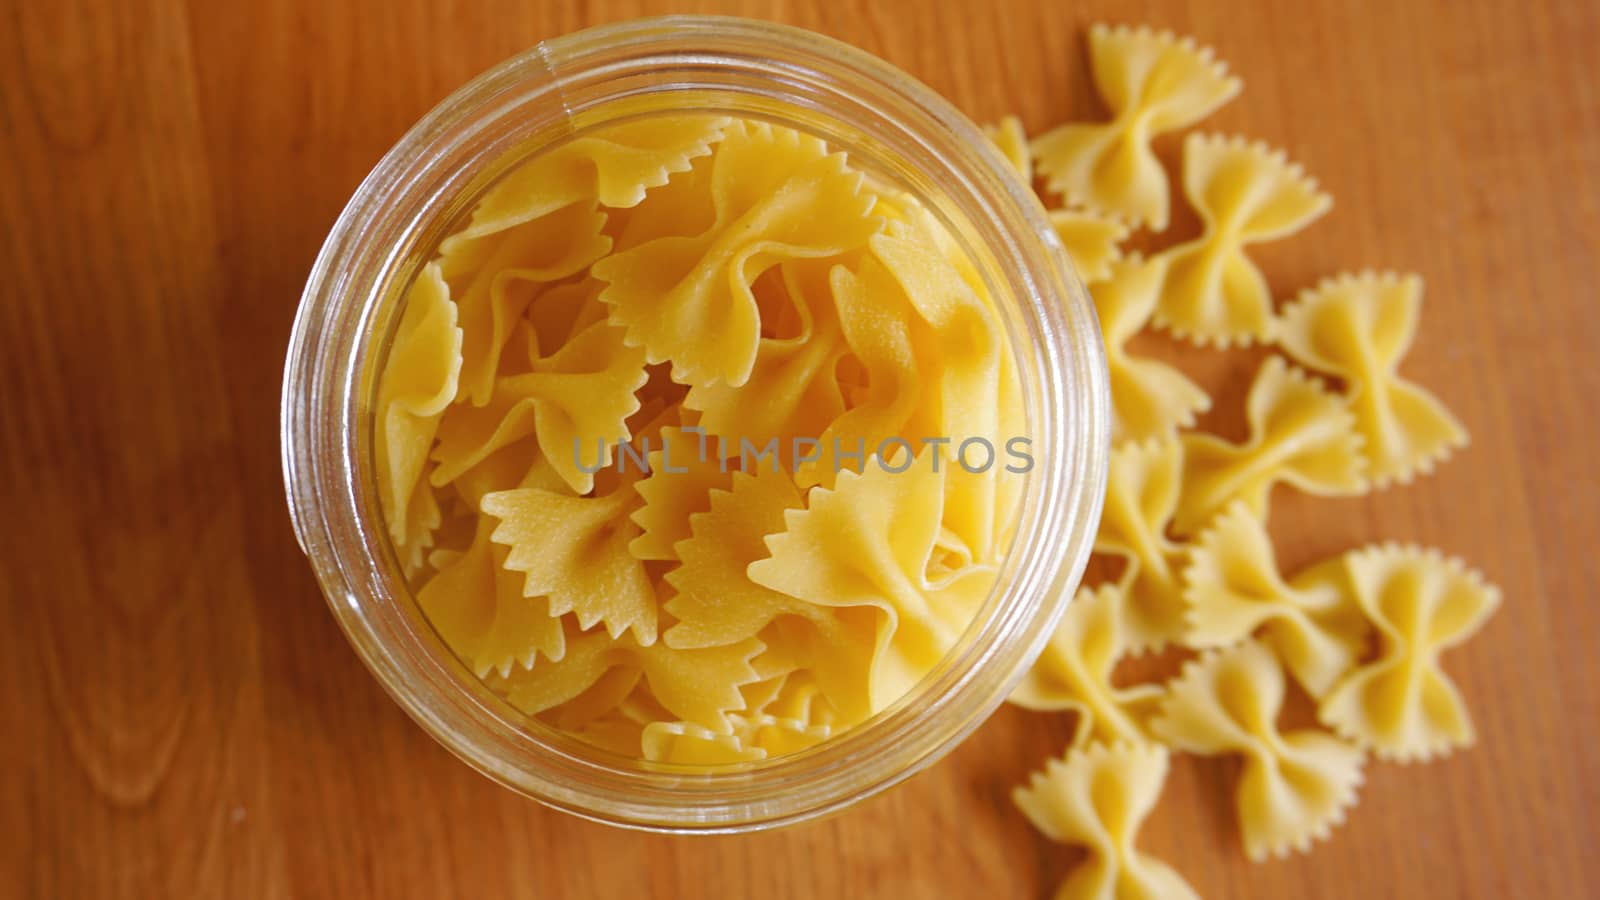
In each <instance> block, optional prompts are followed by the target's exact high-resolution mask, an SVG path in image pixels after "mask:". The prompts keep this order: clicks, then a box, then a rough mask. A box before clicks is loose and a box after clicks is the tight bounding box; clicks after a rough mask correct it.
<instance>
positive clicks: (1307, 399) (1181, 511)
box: [1173, 356, 1366, 534]
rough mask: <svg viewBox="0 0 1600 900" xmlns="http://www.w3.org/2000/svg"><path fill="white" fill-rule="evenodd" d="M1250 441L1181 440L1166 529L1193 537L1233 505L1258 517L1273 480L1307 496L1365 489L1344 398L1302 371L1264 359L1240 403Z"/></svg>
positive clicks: (1203, 436)
mask: <svg viewBox="0 0 1600 900" xmlns="http://www.w3.org/2000/svg"><path fill="white" fill-rule="evenodd" d="M1245 418H1246V421H1247V422H1248V423H1249V425H1250V437H1249V438H1247V439H1246V440H1245V442H1244V443H1242V444H1230V443H1228V442H1227V441H1224V440H1222V439H1221V438H1218V437H1216V436H1214V435H1209V434H1186V435H1184V436H1183V448H1184V467H1183V495H1182V497H1181V498H1180V499H1179V501H1178V510H1177V515H1176V516H1174V517H1173V527H1174V529H1175V530H1176V531H1177V532H1178V533H1179V534H1193V533H1194V532H1196V531H1198V530H1199V529H1201V528H1203V527H1204V526H1205V524H1206V522H1207V521H1209V520H1210V519H1211V517H1212V516H1214V515H1216V514H1217V513H1218V512H1220V511H1222V509H1223V508H1224V507H1226V506H1227V505H1228V504H1229V503H1230V502H1232V501H1233V500H1234V499H1236V498H1237V499H1240V500H1243V501H1244V503H1245V505H1246V506H1247V507H1248V508H1249V510H1250V512H1251V514H1252V515H1255V516H1257V517H1259V518H1265V517H1266V514H1267V500H1268V497H1269V496H1270V494H1271V492H1272V486H1273V485H1274V484H1276V483H1278V482H1280V481H1282V482H1286V483H1288V484H1292V485H1294V486H1295V487H1297V488H1299V489H1300V490H1302V491H1305V492H1306V493H1308V494H1316V495H1319V496H1340V495H1343V496H1348V495H1351V494H1357V493H1360V492H1361V491H1362V490H1364V489H1365V487H1366V477H1365V476H1366V458H1365V457H1363V456H1362V455H1361V435H1360V433H1358V432H1357V431H1356V423H1355V416H1354V415H1353V414H1352V413H1351V412H1350V408H1349V407H1348V406H1347V405H1346V404H1345V402H1344V399H1343V398H1341V397H1339V396H1338V395H1336V394H1333V393H1330V392H1329V391H1328V390H1327V389H1325V388H1323V387H1322V386H1321V385H1319V384H1318V383H1317V382H1316V381H1314V380H1313V379H1312V378H1311V377H1310V376H1308V375H1307V374H1306V373H1305V372H1303V371H1301V370H1300V369H1297V368H1295V367H1293V366H1291V365H1289V364H1288V363H1286V362H1284V361H1283V358H1282V357H1278V356H1273V357H1269V358H1268V359H1267V360H1266V361H1265V362H1263V363H1262V364H1261V368H1260V369H1258V370H1257V371H1256V377H1255V381H1254V382H1252V383H1251V385H1250V393H1249V395H1248V396H1247V397H1246V398H1245Z"/></svg>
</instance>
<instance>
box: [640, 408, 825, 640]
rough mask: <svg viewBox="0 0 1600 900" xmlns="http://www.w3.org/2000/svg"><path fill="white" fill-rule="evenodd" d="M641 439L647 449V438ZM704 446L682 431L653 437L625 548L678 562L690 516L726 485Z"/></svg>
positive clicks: (670, 430)
mask: <svg viewBox="0 0 1600 900" xmlns="http://www.w3.org/2000/svg"><path fill="white" fill-rule="evenodd" d="M643 440H645V441H646V442H647V443H646V446H649V445H650V444H649V443H648V441H649V438H648V436H647V437H645V438H643ZM703 442H704V437H703V436H702V435H701V434H697V433H694V432H689V431H684V430H683V429H682V428H674V427H668V428H662V429H661V430H660V431H659V432H658V434H657V435H656V439H655V441H654V445H655V446H656V447H657V448H658V449H655V450H652V451H650V452H649V454H648V456H647V457H646V459H647V460H648V465H649V467H650V472H649V474H648V475H645V476H644V477H643V478H641V479H640V480H639V481H638V482H637V483H636V484H634V490H636V491H638V493H639V498H640V500H641V501H642V502H641V503H640V506H639V508H638V509H636V510H634V512H633V514H632V516H631V518H632V519H633V523H634V524H635V525H638V526H639V530H640V534H639V536H638V537H636V538H634V539H633V541H632V543H630V544H629V545H628V550H629V552H631V553H632V554H633V555H634V556H636V557H638V558H639V559H650V560H674V559H679V558H680V557H679V555H678V551H677V549H676V547H677V544H678V543H679V542H680V541H686V540H689V538H690V536H691V530H690V516H692V515H693V514H695V513H700V512H705V511H706V510H708V509H710V508H711V506H712V491H720V490H722V489H724V488H726V487H727V486H728V482H729V478H730V475H729V473H728V472H726V471H724V466H723V465H722V464H721V463H722V460H721V458H714V457H712V456H711V455H710V454H709V453H705V452H703V448H704V443H703ZM798 499H799V498H798V497H796V502H798ZM779 524H780V525H781V524H782V523H781V520H780V523H779ZM751 634H754V632H751ZM744 636H745V637H748V636H749V635H744Z"/></svg>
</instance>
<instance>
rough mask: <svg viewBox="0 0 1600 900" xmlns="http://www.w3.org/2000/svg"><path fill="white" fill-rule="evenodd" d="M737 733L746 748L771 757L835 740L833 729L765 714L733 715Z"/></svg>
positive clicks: (731, 716)
mask: <svg viewBox="0 0 1600 900" xmlns="http://www.w3.org/2000/svg"><path fill="white" fill-rule="evenodd" d="M728 718H729V719H730V720H732V722H733V732H734V734H737V735H739V738H740V740H741V741H743V743H744V745H745V746H746V747H754V748H756V749H759V750H762V751H763V752H764V753H765V754H766V755H767V756H783V755H785V754H788V753H797V752H799V751H801V750H804V749H806V748H807V747H815V746H816V745H818V744H820V743H822V742H823V741H825V740H827V739H828V738H830V737H832V736H833V727H832V726H830V725H813V724H811V723H809V722H806V721H804V720H802V719H786V718H781V717H779V716H774V715H769V714H765V713H761V714H756V715H750V716H746V715H743V714H740V713H730V714H729V716H728Z"/></svg>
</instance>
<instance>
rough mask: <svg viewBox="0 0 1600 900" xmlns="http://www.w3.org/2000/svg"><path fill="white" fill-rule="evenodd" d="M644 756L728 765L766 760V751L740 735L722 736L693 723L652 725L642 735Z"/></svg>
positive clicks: (681, 762) (654, 759)
mask: <svg viewBox="0 0 1600 900" xmlns="http://www.w3.org/2000/svg"><path fill="white" fill-rule="evenodd" d="M640 745H641V755H642V756H643V757H644V758H645V759H648V760H650V761H651V762H660V763H673V764H676V765H683V766H726V765H733V764H737V763H742V762H754V761H756V760H761V759H766V758H767V751H766V750H764V749H762V748H760V747H752V746H748V745H746V744H745V742H744V740H743V738H742V737H741V736H740V735H737V734H720V733H718V732H715V731H712V730H711V729H709V728H706V727H704V726H701V725H696V724H694V723H693V722H652V723H650V724H649V725H646V726H645V727H644V731H643V732H642V733H641V735H640Z"/></svg>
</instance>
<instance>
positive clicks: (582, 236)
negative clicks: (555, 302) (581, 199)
mask: <svg viewBox="0 0 1600 900" xmlns="http://www.w3.org/2000/svg"><path fill="white" fill-rule="evenodd" d="M605 221H606V216H605V213H603V212H601V211H600V210H599V209H597V208H596V207H595V206H594V204H593V203H592V202H591V203H575V204H572V205H571V206H566V207H563V208H561V209H558V210H556V211H554V212H551V213H549V214H547V215H544V216H541V217H539V218H537V219H532V220H530V221H527V222H524V223H522V224H520V225H517V226H516V227H514V228H512V229H510V230H507V231H504V232H500V233H497V234H495V235H493V236H492V237H489V238H484V239H483V240H482V241H481V243H483V244H485V245H487V247H486V249H484V250H483V251H482V252H483V254H484V259H483V260H482V262H481V263H479V264H478V265H476V266H473V267H472V268H471V269H470V271H471V272H472V273H473V274H472V276H471V277H470V278H469V277H466V276H462V277H460V278H459V279H458V280H459V281H461V282H463V285H462V288H461V293H460V297H461V299H460V306H461V331H462V343H461V355H462V364H461V389H460V395H461V398H462V399H463V400H466V401H468V402H471V403H472V404H473V405H474V406H482V405H484V404H485V403H488V402H489V398H490V395H491V394H492V393H493V391H494V386H495V385H494V378H495V373H496V372H497V371H498V370H499V368H500V354H501V351H502V350H503V349H504V348H505V345H506V342H507V341H508V340H510V338H511V331H512V328H513V327H514V325H515V323H516V322H517V321H518V320H519V319H520V318H521V317H522V315H523V313H524V312H525V311H526V310H527V309H528V307H529V306H530V305H531V304H532V303H534V300H535V297H536V296H538V294H539V292H540V290H541V289H543V288H545V287H547V286H549V285H551V284H553V283H555V282H558V281H561V280H562V279H565V278H569V277H571V276H573V275H576V274H578V273H580V272H582V271H584V270H585V269H587V268H588V267H589V265H590V264H591V263H593V262H594V261H595V260H597V259H599V258H600V257H602V256H604V255H605V254H606V252H607V251H609V250H610V249H611V239H610V238H609V237H606V236H605V235H604V234H601V232H600V229H601V228H602V227H603V226H604V225H605ZM458 252H467V251H466V250H461V251H458ZM472 252H478V251H477V248H473V250H472ZM441 265H443V266H445V267H446V271H449V270H450V268H451V267H452V266H455V265H461V266H462V267H463V268H465V265H464V264H462V263H460V262H459V261H458V260H456V259H453V258H452V256H451V255H449V254H446V255H445V256H443V257H442V260H441ZM537 349H541V350H544V351H545V352H546V353H548V352H549V351H550V350H553V349H555V348H554V347H550V348H537Z"/></svg>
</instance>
